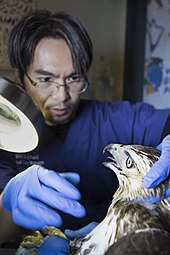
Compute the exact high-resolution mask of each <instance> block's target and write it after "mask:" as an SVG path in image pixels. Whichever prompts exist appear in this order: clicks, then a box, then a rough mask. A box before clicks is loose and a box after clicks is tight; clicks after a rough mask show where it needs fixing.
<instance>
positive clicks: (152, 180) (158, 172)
mask: <svg viewBox="0 0 170 255" xmlns="http://www.w3.org/2000/svg"><path fill="white" fill-rule="evenodd" d="M157 148H158V149H159V150H161V156H160V159H159V160H158V161H157V162H156V163H155V164H154V165H153V166H152V167H151V169H150V170H149V172H148V173H147V174H146V175H145V177H144V186H145V188H148V189H149V188H155V187H156V186H158V185H159V184H160V183H162V182H163V181H164V180H165V179H167V178H168V177H169V176H170V135H167V136H166V137H165V138H164V139H163V141H162V143H161V144H160V145H159V146H158V147H157ZM167 197H170V188H168V189H167V190H166V192H165V194H164V197H163V198H162V199H165V198H167ZM159 200H161V198H158V201H159ZM155 202H156V201H155Z"/></svg>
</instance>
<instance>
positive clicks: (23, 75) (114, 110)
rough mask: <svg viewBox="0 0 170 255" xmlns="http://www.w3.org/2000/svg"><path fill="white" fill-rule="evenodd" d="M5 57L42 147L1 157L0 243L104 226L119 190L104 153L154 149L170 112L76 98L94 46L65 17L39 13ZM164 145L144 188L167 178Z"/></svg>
mask: <svg viewBox="0 0 170 255" xmlns="http://www.w3.org/2000/svg"><path fill="white" fill-rule="evenodd" d="M9 57H10V61H11V65H12V67H14V68H15V70H16V75H17V78H18V82H19V84H20V85H21V86H22V87H23V88H24V89H25V90H26V91H27V93H28V94H29V95H30V97H31V98H32V100H33V102H34V103H35V104H36V105H37V107H38V109H39V110H40V114H39V117H38V118H37V122H38V124H39V128H38V132H39V137H40V142H39V145H38V146H37V148H36V149H35V150H33V151H32V152H30V153H25V154H14V153H7V152H4V151H1V153H0V176H1V180H0V188H1V189H2V190H3V189H4V187H5V189H4V191H3V192H2V195H1V204H2V205H1V210H0V228H1V233H3V235H2V236H1V237H0V242H1V244H2V243H3V242H5V241H6V240H8V239H9V238H11V237H12V236H13V235H14V234H16V233H17V232H16V231H18V228H17V226H21V227H24V228H26V229H43V228H44V227H45V226H47V225H53V226H56V227H61V228H62V229H63V230H64V229H66V228H72V229H78V228H82V227H83V226H86V225H87V224H88V223H90V222H92V221H101V220H102V219H103V218H104V216H105V214H106V211H107V208H108V206H109V204H110V202H111V199H112V195H113V193H114V192H115V190H116V189H117V187H118V182H117V179H116V177H115V175H114V173H113V172H112V171H109V170H108V169H106V168H105V167H104V166H103V164H102V162H103V161H105V160H106V156H105V155H103V153H102V150H103V148H104V147H105V146H106V145H107V144H109V143H123V144H134V143H136V144H144V145H150V146H157V145H158V144H159V143H160V142H161V140H162V139H163V137H164V136H165V135H167V134H168V133H169V129H170V125H169V114H170V110H155V109H154V108H153V107H152V106H150V105H147V104H143V103H137V104H136V105H132V104H130V103H129V102H118V103H117V102H115V103H112V104H110V103H109V102H103V103H102V102H97V101H88V100H81V99H80V96H81V94H82V93H83V92H85V91H86V89H87V87H88V85H89V84H88V71H89V69H90V65H91V62H92V42H91V40H90V38H89V35H88V33H87V31H86V29H85V27H84V26H83V24H82V23H81V22H80V21H79V19H78V18H77V17H76V16H74V15H72V14H70V13H65V12H61V13H53V14H51V13H50V12H49V11H45V10H44V11H43V10H42V11H41V10H40V11H36V12H34V13H33V14H31V15H29V16H27V17H24V18H23V19H21V21H20V22H19V23H18V24H17V25H16V26H15V27H14V28H13V30H12V32H11V36H10V39H9ZM167 130H168V132H167ZM162 147H163V148H162V159H160V161H159V165H158V166H155V169H156V170H155V171H156V172H155V171H153V170H152V171H151V172H150V174H149V176H148V178H146V183H145V185H146V186H147V187H148V188H149V187H152V186H151V185H152V183H153V182H154V185H158V183H159V182H161V181H163V179H164V178H166V177H167V176H168V175H169V168H168V166H169V161H170V160H169V155H170V153H169V147H168V146H165V147H166V148H164V146H163V144H162ZM166 167H167V168H166ZM153 172H154V173H153ZM59 173H61V174H59ZM12 177H13V178H12ZM6 184H7V185H6ZM5 185H6V186H5ZM76 186H77V187H76ZM80 194H81V195H80ZM165 195H167V194H165Z"/></svg>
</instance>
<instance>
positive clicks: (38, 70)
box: [34, 69, 77, 78]
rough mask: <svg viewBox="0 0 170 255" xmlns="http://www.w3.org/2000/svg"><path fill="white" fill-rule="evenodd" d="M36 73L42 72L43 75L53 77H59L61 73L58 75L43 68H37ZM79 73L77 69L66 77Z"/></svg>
mask: <svg viewBox="0 0 170 255" xmlns="http://www.w3.org/2000/svg"><path fill="white" fill-rule="evenodd" d="M34 73H36V74H41V75H47V76H51V77H53V78H59V75H56V74H54V73H52V72H50V71H47V70H43V69H37V70H35V71H34ZM75 74H77V73H76V72H75V71H73V72H72V73H70V74H69V75H67V76H66V77H65V78H69V77H71V76H72V75H75Z"/></svg>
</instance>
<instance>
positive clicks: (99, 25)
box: [0, 0, 127, 100]
mask: <svg viewBox="0 0 170 255" xmlns="http://www.w3.org/2000/svg"><path fill="white" fill-rule="evenodd" d="M126 3H127V0H100V1H99V0H48V1H46V0H37V8H41V9H48V10H58V11H60V10H65V11H71V12H73V13H74V14H76V15H78V16H79V17H80V19H81V21H83V23H84V24H85V26H86V28H87V30H88V32H89V34H90V36H91V38H92V41H93V45H94V61H93V65H92V68H91V72H90V75H89V79H90V84H91V86H90V88H89V92H88V93H87V96H88V97H92V98H98V99H101V100H104V99H110V100H121V99H122V90H123V73H124V47H125V45H124V44H125V29H126ZM0 74H1V75H2V72H0ZM3 75H5V76H7V77H9V78H11V76H12V75H13V74H12V73H11V72H8V71H6V72H3ZM106 84H107V85H106ZM99 88H100V89H99ZM106 88H107V90H106Z"/></svg>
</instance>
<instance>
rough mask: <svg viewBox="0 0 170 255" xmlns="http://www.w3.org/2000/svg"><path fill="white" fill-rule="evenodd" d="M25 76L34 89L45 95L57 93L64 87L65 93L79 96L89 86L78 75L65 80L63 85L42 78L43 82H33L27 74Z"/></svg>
mask: <svg viewBox="0 0 170 255" xmlns="http://www.w3.org/2000/svg"><path fill="white" fill-rule="evenodd" d="M26 76H27V78H28V79H29V81H30V82H31V84H32V85H33V86H34V87H36V88H38V89H41V90H42V91H45V92H47V93H52V92H54V91H56V92H57V91H59V89H60V87H66V89H67V91H70V92H72V93H78V94H81V93H84V92H85V91H86V89H87V87H88V86H89V83H88V81H87V80H85V79H82V78H80V77H79V76H78V75H72V76H71V77H69V78H68V79H66V80H65V83H64V84H59V83H58V82H57V81H55V80H53V79H52V78H51V77H44V78H43V80H40V81H33V80H32V79H31V78H30V77H29V76H28V75H27V74H26Z"/></svg>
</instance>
